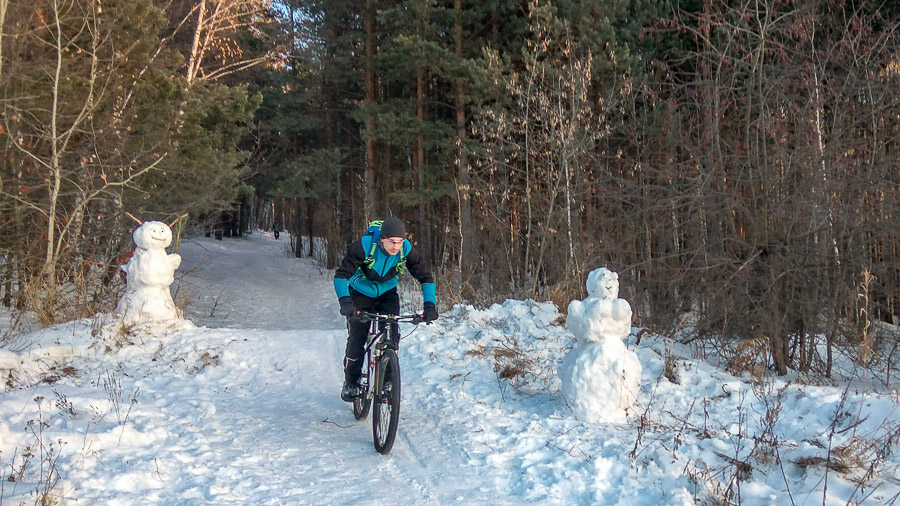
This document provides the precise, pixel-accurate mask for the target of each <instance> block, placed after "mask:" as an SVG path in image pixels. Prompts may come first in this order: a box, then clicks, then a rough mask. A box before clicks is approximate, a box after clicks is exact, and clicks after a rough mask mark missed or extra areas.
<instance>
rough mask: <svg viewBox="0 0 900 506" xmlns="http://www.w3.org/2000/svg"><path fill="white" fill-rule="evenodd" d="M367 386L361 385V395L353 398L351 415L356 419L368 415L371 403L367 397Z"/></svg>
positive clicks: (362, 418)
mask: <svg viewBox="0 0 900 506" xmlns="http://www.w3.org/2000/svg"><path fill="white" fill-rule="evenodd" d="M368 390H369V389H368V387H366V386H362V395H360V396H359V397H357V398H356V399H353V416H354V417H356V419H357V420H365V419H366V417H367V416H369V406H371V405H372V399H369V395H368V394H369V392H368Z"/></svg>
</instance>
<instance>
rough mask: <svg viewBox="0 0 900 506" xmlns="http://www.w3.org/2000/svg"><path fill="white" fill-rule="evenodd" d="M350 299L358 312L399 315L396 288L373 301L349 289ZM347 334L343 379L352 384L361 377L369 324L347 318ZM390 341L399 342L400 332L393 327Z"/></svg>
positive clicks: (398, 300) (398, 298)
mask: <svg viewBox="0 0 900 506" xmlns="http://www.w3.org/2000/svg"><path fill="white" fill-rule="evenodd" d="M350 297H352V298H353V304H355V305H356V309H359V310H360V311H368V312H370V313H382V314H400V296H399V295H398V294H397V289H396V288H394V289H393V290H389V291H387V292H385V293H383V294H381V295H380V296H378V297H376V298H374V299H373V298H371V297H366V296H365V295H363V294H361V293H359V292H357V291H356V290H352V289H351V290H350ZM347 333H348V336H347V348H346V350H344V379H345V380H347V382H348V383H350V384H354V383H356V382H357V381H359V377H360V375H362V366H363V364H362V358H363V353H364V352H365V351H366V349H365V347H366V336H367V335H368V334H369V324H368V323H362V322H360V321H359V320H356V319H355V318H348V319H347ZM391 339H392V340H393V341H394V342H397V341H399V340H400V330H399V329H398V328H396V327H394V332H393V335H391Z"/></svg>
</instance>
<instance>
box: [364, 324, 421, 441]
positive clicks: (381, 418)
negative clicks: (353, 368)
mask: <svg viewBox="0 0 900 506" xmlns="http://www.w3.org/2000/svg"><path fill="white" fill-rule="evenodd" d="M354 318H356V319H358V320H359V321H361V322H363V323H369V335H368V337H367V338H366V349H365V353H364V355H363V356H364V357H365V360H366V361H365V364H366V367H365V370H364V371H363V374H362V376H361V377H360V378H359V387H360V390H362V393H361V394H360V396H359V397H357V398H356V399H355V400H354V401H353V416H355V417H356V419H357V420H365V419H366V417H367V416H368V415H369V407H370V406H371V405H372V404H374V406H375V409H374V411H373V412H372V438H373V439H374V440H375V451H377V452H378V453H381V454H382V455H385V454H387V453H388V452H390V451H391V447H393V446H394V438H395V437H396V436H397V424H398V422H399V420H400V359H399V358H397V350H398V344H399V343H395V342H394V341H393V339H392V338H391V336H392V335H394V334H395V332H392V329H394V328H395V327H397V326H398V325H399V324H400V322H410V323H415V324H419V323H422V322H424V321H425V319H424V318H422V315H417V314H411V315H400V316H398V315H390V314H377V313H367V312H364V311H360V312H359V314H358V315H357V316H355V317H354ZM396 334H397V335H399V332H397V333H396Z"/></svg>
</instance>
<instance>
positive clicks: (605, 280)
mask: <svg viewBox="0 0 900 506" xmlns="http://www.w3.org/2000/svg"><path fill="white" fill-rule="evenodd" d="M587 292H588V296H590V297H596V298H598V299H616V298H618V297H619V275H618V274H616V273H615V272H613V271H611V270H609V269H605V268H603V267H601V268H599V269H594V270H593V271H591V272H590V274H588V277H587Z"/></svg>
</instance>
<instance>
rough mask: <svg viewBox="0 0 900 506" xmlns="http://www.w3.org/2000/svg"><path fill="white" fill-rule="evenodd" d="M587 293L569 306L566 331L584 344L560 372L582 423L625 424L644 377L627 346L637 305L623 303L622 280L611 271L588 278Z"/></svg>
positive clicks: (638, 363) (564, 360) (564, 362)
mask: <svg viewBox="0 0 900 506" xmlns="http://www.w3.org/2000/svg"><path fill="white" fill-rule="evenodd" d="M587 291H588V297H587V298H585V299H584V300H583V301H580V300H573V301H572V302H571V303H569V307H568V316H567V317H566V326H567V327H568V328H569V330H570V331H571V332H572V334H573V335H574V336H575V338H576V339H577V340H578V344H577V345H576V347H575V348H574V349H573V350H572V351H571V352H569V353H568V354H567V355H566V357H565V358H564V359H563V362H562V364H561V365H560V367H559V376H560V380H561V382H562V394H563V396H564V397H565V398H566V401H567V402H568V403H569V405H570V406H571V407H572V409H573V410H574V412H575V415H576V416H577V417H578V419H580V420H583V421H586V422H617V423H618V422H624V421H625V420H626V418H627V416H628V414H629V411H630V410H631V409H632V408H633V406H634V405H635V404H636V402H637V393H638V390H639V389H640V378H641V364H640V361H639V360H638V358H637V355H636V354H635V353H634V352H633V351H631V350H629V349H628V348H626V347H625V343H624V339H625V338H626V337H627V336H628V334H629V333H630V332H631V316H632V312H631V305H630V304H629V303H628V301H626V300H624V299H620V298H618V295H619V276H618V274H616V273H615V272H612V271H610V270H608V269H603V268H600V269H596V270H594V271H592V272H591V273H590V274H588V279H587Z"/></svg>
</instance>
